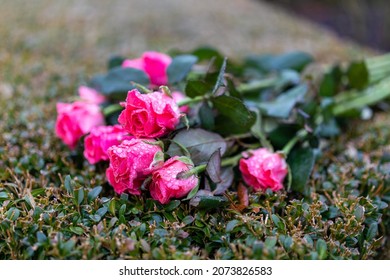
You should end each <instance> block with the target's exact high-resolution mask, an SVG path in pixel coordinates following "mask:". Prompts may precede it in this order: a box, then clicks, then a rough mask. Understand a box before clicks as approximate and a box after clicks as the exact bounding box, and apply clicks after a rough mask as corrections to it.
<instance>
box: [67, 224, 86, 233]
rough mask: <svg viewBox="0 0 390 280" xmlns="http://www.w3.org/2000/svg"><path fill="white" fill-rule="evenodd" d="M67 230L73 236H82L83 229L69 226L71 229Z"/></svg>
mask: <svg viewBox="0 0 390 280" xmlns="http://www.w3.org/2000/svg"><path fill="white" fill-rule="evenodd" d="M69 230H70V231H71V232H73V233H74V234H77V235H82V234H83V233H84V229H83V228H81V227H73V226H71V227H69Z"/></svg>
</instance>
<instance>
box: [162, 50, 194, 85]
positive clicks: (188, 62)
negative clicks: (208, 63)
mask: <svg viewBox="0 0 390 280" xmlns="http://www.w3.org/2000/svg"><path fill="white" fill-rule="evenodd" d="M197 61H198V58H197V57H196V56H193V55H188V54H183V55H178V56H176V57H174V58H173V59H172V62H171V64H170V65H169V66H168V69H167V73H168V81H169V83H170V84H176V83H179V82H181V81H182V80H184V79H185V78H186V77H187V75H188V73H189V72H190V71H191V68H192V66H193V65H194V64H195V63H196V62H197Z"/></svg>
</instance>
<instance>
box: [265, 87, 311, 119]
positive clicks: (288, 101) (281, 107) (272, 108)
mask: <svg viewBox="0 0 390 280" xmlns="http://www.w3.org/2000/svg"><path fill="white" fill-rule="evenodd" d="M307 91H308V87H307V85H306V84H303V85H299V86H296V87H294V88H292V89H290V90H288V91H286V92H285V93H282V94H281V95H279V96H278V97H277V98H276V99H275V100H274V101H270V102H261V103H259V107H260V109H261V110H262V112H263V113H264V114H265V115H267V116H269V117H275V118H288V117H289V116H290V113H291V110H292V109H293V108H294V107H295V105H296V104H297V103H298V102H301V101H303V97H304V96H305V95H306V93H307Z"/></svg>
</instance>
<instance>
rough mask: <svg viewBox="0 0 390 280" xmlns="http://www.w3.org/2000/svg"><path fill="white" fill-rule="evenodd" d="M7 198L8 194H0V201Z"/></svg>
mask: <svg viewBox="0 0 390 280" xmlns="http://www.w3.org/2000/svg"><path fill="white" fill-rule="evenodd" d="M7 198H8V193H6V192H0V200H6V199H7Z"/></svg>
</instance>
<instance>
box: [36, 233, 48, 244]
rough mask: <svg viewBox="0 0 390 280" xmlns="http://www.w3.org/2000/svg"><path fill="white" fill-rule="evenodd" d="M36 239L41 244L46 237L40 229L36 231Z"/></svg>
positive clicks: (44, 241)
mask: <svg viewBox="0 0 390 280" xmlns="http://www.w3.org/2000/svg"><path fill="white" fill-rule="evenodd" d="M37 240H38V242H39V243H41V244H43V243H46V241H47V237H46V235H45V234H44V233H43V232H42V231H38V232H37Z"/></svg>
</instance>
